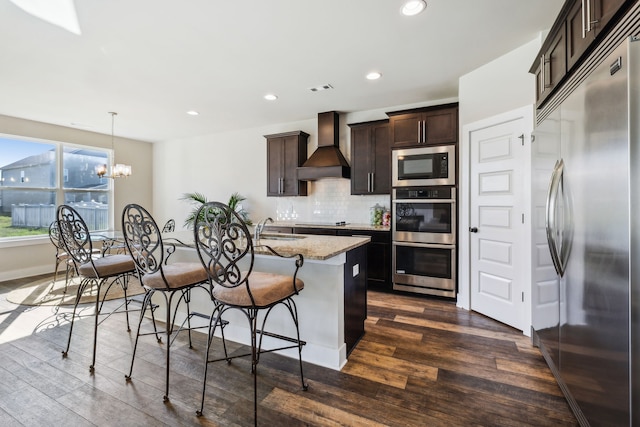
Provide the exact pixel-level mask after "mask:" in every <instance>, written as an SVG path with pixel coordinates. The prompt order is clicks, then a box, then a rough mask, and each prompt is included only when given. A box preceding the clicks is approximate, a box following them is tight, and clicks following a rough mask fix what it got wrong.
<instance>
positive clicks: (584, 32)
mask: <svg viewBox="0 0 640 427" xmlns="http://www.w3.org/2000/svg"><path fill="white" fill-rule="evenodd" d="M584 1H585V0H582V9H581V12H582V13H581V15H582V38H585V37H587V23H586V19H585V15H586V9H585V5H584ZM587 1H589V0H587Z"/></svg>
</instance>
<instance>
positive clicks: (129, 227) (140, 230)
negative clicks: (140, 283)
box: [122, 203, 164, 274]
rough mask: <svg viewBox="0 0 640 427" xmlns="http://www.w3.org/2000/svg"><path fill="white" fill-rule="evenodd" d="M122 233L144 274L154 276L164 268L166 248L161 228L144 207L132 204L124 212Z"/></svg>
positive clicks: (139, 268)
mask: <svg viewBox="0 0 640 427" xmlns="http://www.w3.org/2000/svg"><path fill="white" fill-rule="evenodd" d="M122 232H123V233H124V241H125V243H126V245H127V250H128V251H129V253H130V254H131V257H132V258H133V261H134V262H135V263H136V266H137V268H138V270H139V271H140V272H141V273H143V274H153V273H155V272H157V271H158V270H160V269H161V268H162V260H163V257H164V247H163V243H162V236H161V235H160V228H158V224H156V222H155V220H154V219H153V217H152V216H151V214H150V213H149V212H148V211H147V210H146V209H145V208H143V207H142V206H140V205H138V204H135V203H131V204H128V205H127V206H125V207H124V210H123V211H122Z"/></svg>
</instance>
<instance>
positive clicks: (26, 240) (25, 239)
mask: <svg viewBox="0 0 640 427" xmlns="http://www.w3.org/2000/svg"><path fill="white" fill-rule="evenodd" d="M0 137H2V138H6V139H11V140H15V141H24V142H27V143H28V142H32V143H40V144H48V145H53V146H54V147H55V162H56V177H55V180H54V185H53V187H36V186H34V187H20V189H19V190H29V191H51V192H54V193H55V204H56V206H59V205H60V204H62V203H64V200H65V193H66V192H81V193H82V192H84V191H86V192H89V191H94V192H95V191H98V192H104V193H105V194H106V196H107V200H108V201H109V202H108V209H109V212H108V224H109V225H108V228H109V229H113V226H114V224H113V221H114V219H113V218H114V201H115V198H114V187H115V186H114V185H113V183H112V179H110V178H102V179H103V180H105V182H106V183H107V189H105V190H97V189H95V188H92V189H90V190H83V189H77V188H64V185H65V179H64V177H65V175H64V172H65V170H67V171H68V168H64V167H63V166H64V163H63V156H64V149H65V148H72V149H87V150H91V151H99V152H104V153H105V154H106V155H107V164H112V163H113V150H111V149H107V148H102V147H96V146H92V145H81V144H75V143H68V142H64V141H54V140H49V139H44V138H33V137H27V136H22V135H13V134H6V133H0ZM2 190H3V191H12V190H13V189H12V188H4V189H2ZM19 190H18V191H19ZM48 240H49V235H48V234H39V235H32V236H20V237H2V238H0V248H10V247H18V246H29V245H35V244H42V243H43V242H45V241H48Z"/></svg>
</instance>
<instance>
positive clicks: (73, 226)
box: [57, 205, 135, 372]
mask: <svg viewBox="0 0 640 427" xmlns="http://www.w3.org/2000/svg"><path fill="white" fill-rule="evenodd" d="M57 221H58V228H59V231H60V240H61V241H62V243H63V245H64V248H65V250H66V252H67V253H68V254H69V256H71V258H72V259H73V261H74V263H75V266H76V268H77V270H78V275H79V276H80V278H81V281H80V284H79V285H78V292H77V295H76V301H75V304H74V306H73V314H72V316H71V327H70V328H69V339H68V340H67V348H66V350H65V351H63V352H62V355H63V357H66V356H67V353H68V352H69V347H70V345H71V335H72V333H73V324H74V320H75V317H76V310H77V308H78V303H79V302H80V299H81V297H82V294H83V293H84V291H85V290H86V289H87V286H89V285H92V286H95V287H96V306H95V313H94V327H93V355H92V359H91V365H90V366H89V370H90V371H91V372H93V371H94V367H95V363H96V346H97V340H98V325H99V323H100V322H99V321H98V318H99V316H100V315H101V314H105V315H107V316H110V315H111V314H114V313H121V312H124V313H125V314H126V316H127V331H130V330H131V327H130V325H129V303H130V299H129V298H128V296H127V288H128V283H129V276H130V275H131V274H133V273H134V272H135V266H134V264H133V261H132V260H131V257H130V256H128V255H110V256H104V257H95V256H94V255H95V251H94V249H93V243H92V241H91V235H90V232H89V228H88V227H87V224H86V223H85V222H84V220H83V219H82V217H81V216H80V214H79V213H78V211H76V210H75V209H74V208H72V207H71V206H68V205H60V206H59V207H58V210H57ZM114 284H118V285H119V286H120V287H121V288H122V290H123V291H124V302H123V304H122V305H120V306H119V307H118V308H116V309H115V310H113V311H111V312H109V313H102V308H103V305H104V302H105V300H106V297H107V294H108V293H109V290H110V289H111V287H112V286H113V285H114ZM105 285H106V286H107V288H106V290H105V292H104V294H103V295H102V298H100V291H101V289H102V287H103V286H105ZM122 306H124V310H120V309H121V308H122Z"/></svg>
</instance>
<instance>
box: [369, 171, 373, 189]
mask: <svg viewBox="0 0 640 427" xmlns="http://www.w3.org/2000/svg"><path fill="white" fill-rule="evenodd" d="M373 174H374V172H370V173H369V182H371V186H370V188H371V189H370V190H369V193H373V191H374V188H373V186H374V184H373Z"/></svg>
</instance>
